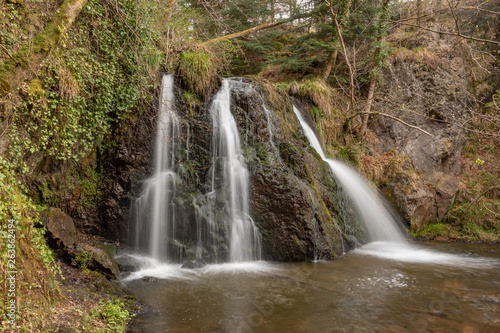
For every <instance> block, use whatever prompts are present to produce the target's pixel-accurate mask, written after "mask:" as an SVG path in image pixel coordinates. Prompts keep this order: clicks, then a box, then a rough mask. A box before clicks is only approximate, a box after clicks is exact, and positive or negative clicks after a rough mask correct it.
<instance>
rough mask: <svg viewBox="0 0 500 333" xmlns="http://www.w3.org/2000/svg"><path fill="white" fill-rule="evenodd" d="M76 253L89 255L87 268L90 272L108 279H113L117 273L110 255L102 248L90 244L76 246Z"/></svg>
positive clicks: (116, 267) (115, 264)
mask: <svg viewBox="0 0 500 333" xmlns="http://www.w3.org/2000/svg"><path fill="white" fill-rule="evenodd" d="M76 253H89V254H90V258H91V260H90V262H89V263H88V264H87V267H88V268H89V269H91V270H94V271H97V272H100V273H102V274H104V275H105V276H106V277H108V278H110V279H115V278H116V276H117V275H118V273H119V272H120V271H119V269H118V265H117V263H116V261H115V260H114V259H113V257H112V256H111V254H110V253H109V252H108V251H106V250H105V249H103V248H100V247H98V246H93V245H90V244H77V245H76V248H75V254H76Z"/></svg>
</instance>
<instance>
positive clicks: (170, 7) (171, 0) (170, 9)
mask: <svg viewBox="0 0 500 333" xmlns="http://www.w3.org/2000/svg"><path fill="white" fill-rule="evenodd" d="M176 4H177V0H169V1H168V2H167V8H168V13H167V19H166V22H167V23H170V20H171V19H172V14H173V13H174V8H175V5H176Z"/></svg>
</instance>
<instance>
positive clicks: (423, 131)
mask: <svg viewBox="0 0 500 333" xmlns="http://www.w3.org/2000/svg"><path fill="white" fill-rule="evenodd" d="M361 114H364V115H374V116H383V117H387V118H390V119H392V120H395V121H397V122H400V123H401V124H403V125H405V126H407V127H410V128H413V129H416V130H417V131H420V132H422V133H424V134H427V135H428V136H430V137H434V135H432V134H431V133H429V132H427V131H425V130H423V129H421V128H420V127H418V126H414V125H411V124H408V123H407V122H405V121H403V120H401V119H399V118H397V117H394V116H391V115H390V114H387V113H382V112H358V113H356V114H355V115H352V116H350V117H348V118H347V119H346V120H349V119H352V118H354V117H357V116H358V115H361Z"/></svg>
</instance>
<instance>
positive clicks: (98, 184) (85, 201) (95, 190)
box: [80, 170, 107, 208]
mask: <svg viewBox="0 0 500 333" xmlns="http://www.w3.org/2000/svg"><path fill="white" fill-rule="evenodd" d="M106 180H107V179H106V177H105V176H104V175H103V174H101V173H99V172H97V171H96V170H91V171H90V174H89V175H88V177H87V178H86V179H85V180H84V181H83V184H82V188H81V192H80V204H81V205H82V206H89V207H94V208H97V207H98V206H99V204H100V203H101V202H102V199H103V192H102V191H103V189H104V184H105V182H106Z"/></svg>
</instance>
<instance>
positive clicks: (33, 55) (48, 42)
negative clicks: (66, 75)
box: [0, 0, 87, 98]
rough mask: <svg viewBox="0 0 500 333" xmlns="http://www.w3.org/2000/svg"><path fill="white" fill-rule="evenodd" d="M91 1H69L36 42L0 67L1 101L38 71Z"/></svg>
mask: <svg viewBox="0 0 500 333" xmlns="http://www.w3.org/2000/svg"><path fill="white" fill-rule="evenodd" d="M86 2H87V0H65V1H64V2H63V4H62V5H61V6H60V7H59V8H58V9H57V11H56V13H55V14H54V16H53V17H52V20H51V21H50V22H49V23H48V24H47V26H46V27H45V29H43V30H42V31H41V32H40V33H39V34H38V35H37V36H36V37H35V38H34V40H33V43H29V44H28V45H25V46H24V47H23V48H21V49H20V50H19V51H17V52H16V53H15V54H14V55H12V56H11V57H10V58H9V59H7V60H5V61H4V62H3V63H1V64H0V98H3V97H5V96H7V95H8V94H9V93H10V92H12V91H13V90H15V89H16V88H17V87H18V86H19V84H20V83H21V82H23V81H25V80H26V79H27V78H28V77H29V75H30V73H32V72H35V71H36V69H37V68H38V66H39V65H40V64H41V62H42V61H43V60H45V58H47V56H49V55H50V53H51V52H52V51H53V50H54V49H55V48H56V46H57V45H58V44H59V42H60V40H61V39H62V38H63V37H64V35H65V34H66V33H67V32H68V31H69V29H70V28H71V26H72V24H73V22H74V20H75V19H76V17H77V16H78V14H79V13H80V11H81V10H82V8H83V6H84V5H85V3H86Z"/></svg>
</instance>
